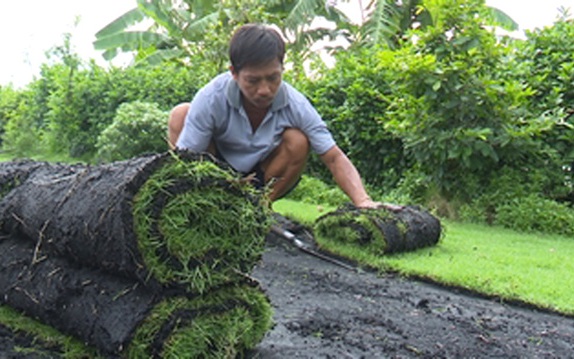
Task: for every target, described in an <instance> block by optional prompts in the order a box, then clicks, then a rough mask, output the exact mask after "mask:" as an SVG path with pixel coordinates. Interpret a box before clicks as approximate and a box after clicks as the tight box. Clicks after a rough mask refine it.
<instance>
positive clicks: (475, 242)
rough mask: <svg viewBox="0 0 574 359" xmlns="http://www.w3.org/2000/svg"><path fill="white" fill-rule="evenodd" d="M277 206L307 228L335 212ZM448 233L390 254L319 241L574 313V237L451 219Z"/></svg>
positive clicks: (391, 265) (408, 270) (373, 263)
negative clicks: (429, 242)
mask: <svg viewBox="0 0 574 359" xmlns="http://www.w3.org/2000/svg"><path fill="white" fill-rule="evenodd" d="M273 207H274V210H275V211H277V212H279V213H282V214H284V215H287V216H289V217H291V218H295V219H297V220H299V221H301V222H303V223H307V224H311V223H313V221H314V220H315V218H317V217H318V216H319V215H321V214H322V213H325V211H329V210H332V208H321V207H318V206H317V205H310V204H302V203H297V202H293V201H290V200H281V201H278V202H276V203H275V204H274V206H273ZM443 232H444V236H443V238H442V239H441V240H440V242H439V244H438V245H436V246H434V247H431V248H425V249H421V250H418V251H414V252H409V253H403V254H396V255H385V256H375V255H373V254H370V253H366V252H365V251H363V250H361V248H358V247H357V246H356V245H337V246H333V245H332V244H327V243H324V242H322V241H321V239H320V238H317V241H318V242H319V243H320V244H322V245H324V246H325V247H326V248H328V250H330V251H332V252H334V253H337V254H340V255H344V256H346V257H349V258H353V259H355V260H358V261H359V262H361V263H365V264H366V265H368V266H370V267H374V268H379V269H381V270H387V271H388V270H390V271H396V272H399V273H402V274H404V275H408V276H415V277H424V278H427V279H431V280H433V281H435V282H439V283H443V284H447V285H453V286H457V287H461V288H465V289H469V290H471V291H475V292H479V293H483V294H485V295H488V296H495V297H499V298H501V299H505V300H518V301H522V302H526V303H530V304H534V305H536V306H539V307H543V308H548V309H551V310H555V311H559V312H562V313H565V314H574V294H572V288H574V275H572V274H571V273H573V272H574V261H573V260H572V258H574V238H568V237H562V236H556V235H542V234H527V233H519V232H515V231H511V230H508V229H504V228H499V227H489V226H481V225H474V224H464V223H456V222H449V221H443Z"/></svg>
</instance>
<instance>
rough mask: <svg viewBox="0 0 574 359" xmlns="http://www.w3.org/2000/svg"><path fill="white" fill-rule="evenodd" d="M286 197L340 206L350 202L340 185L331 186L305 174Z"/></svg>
mask: <svg viewBox="0 0 574 359" xmlns="http://www.w3.org/2000/svg"><path fill="white" fill-rule="evenodd" d="M286 198H289V199H292V200H295V201H301V202H305V203H312V204H323V205H331V206H338V205H341V204H343V203H345V202H349V198H348V197H347V196H346V195H345V193H343V191H342V190H341V189H340V188H339V187H335V186H330V185H328V184H326V183H325V182H323V181H321V180H320V179H317V178H314V177H311V176H307V175H303V176H302V177H301V181H299V184H298V185H297V187H295V189H293V191H291V192H290V193H289V194H288V195H287V196H286Z"/></svg>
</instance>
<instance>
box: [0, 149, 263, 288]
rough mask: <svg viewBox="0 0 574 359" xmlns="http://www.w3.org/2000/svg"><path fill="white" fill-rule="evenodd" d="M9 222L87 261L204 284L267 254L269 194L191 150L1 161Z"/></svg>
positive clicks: (9, 228) (154, 280)
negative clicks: (90, 159)
mask: <svg viewBox="0 0 574 359" xmlns="http://www.w3.org/2000/svg"><path fill="white" fill-rule="evenodd" d="M0 184H3V194H4V195H3V198H2V200H1V201H0V228H1V229H2V231H4V232H5V233H7V234H10V235H19V236H20V237H21V238H28V239H30V240H32V241H33V242H34V243H35V244H36V246H37V248H39V249H43V250H45V251H48V252H53V253H57V254H58V255H62V256H65V257H67V258H69V259H71V260H74V261H76V262H77V263H79V264H81V265H83V266H90V267H93V268H99V269H103V270H106V271H108V272H110V273H113V274H114V275H122V276H126V277H129V278H135V279H137V280H139V281H140V282H142V283H145V284H146V285H148V286H150V285H154V284H159V286H162V287H185V289H186V290H192V291H195V292H204V291H207V290H210V289H212V288H215V287H218V286H222V285H225V284H226V283H232V282H233V281H234V280H235V279H236V278H237V277H238V273H245V272H248V271H250V270H251V269H252V268H253V266H254V265H255V264H256V263H257V261H258V260H259V259H260V258H261V255H262V252H263V247H264V240H265V234H266V232H267V230H268V218H269V213H268V212H269V211H268V210H267V209H266V206H263V205H261V203H260V201H261V198H262V193H261V192H260V191H258V190H256V189H255V188H254V187H253V186H251V185H250V184H248V183H246V182H245V181H242V179H241V177H240V176H239V174H237V173H236V172H235V171H233V170H231V169H230V168H229V167H227V166H225V165H223V164H221V163H219V162H218V161H217V160H215V159H213V158H212V157H211V156H209V155H206V154H197V153H190V152H177V153H172V152H168V153H163V154H155V155H149V156H142V157H136V158H134V159H130V160H127V161H121V162H114V163H111V164H106V165H99V166H88V165H80V164H77V165H64V164H54V163H47V162H33V161H16V162H6V163H1V164H0Z"/></svg>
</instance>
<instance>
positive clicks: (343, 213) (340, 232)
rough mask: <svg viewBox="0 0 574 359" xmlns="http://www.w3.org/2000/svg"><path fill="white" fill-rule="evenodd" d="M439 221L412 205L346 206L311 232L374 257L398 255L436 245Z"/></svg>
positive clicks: (325, 217)
mask: <svg viewBox="0 0 574 359" xmlns="http://www.w3.org/2000/svg"><path fill="white" fill-rule="evenodd" d="M441 230H442V228H441V224H440V221H439V220H438V219H437V218H436V217H434V216H433V215H431V214H430V213H429V212H427V211H424V210H422V209H420V208H419V207H415V206H407V207H404V208H403V209H402V210H400V211H390V210H388V209H385V208H380V209H360V208H356V207H354V206H353V205H350V204H347V205H344V206H342V207H340V208H338V209H337V210H335V211H332V212H330V213H327V214H325V215H323V216H321V217H319V218H317V220H316V221H315V224H314V233H315V235H316V236H318V237H321V238H322V239H324V240H326V241H333V242H339V243H354V244H356V245H359V246H363V247H365V248H368V250H369V251H370V252H372V253H374V254H387V253H398V252H406V251H411V250H415V249H418V248H423V247H428V246H433V245H436V244H437V243H438V241H439V239H440V237H441Z"/></svg>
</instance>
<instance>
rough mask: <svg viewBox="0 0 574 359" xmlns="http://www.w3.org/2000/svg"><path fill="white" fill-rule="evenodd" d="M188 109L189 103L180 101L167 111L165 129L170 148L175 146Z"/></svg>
mask: <svg viewBox="0 0 574 359" xmlns="http://www.w3.org/2000/svg"><path fill="white" fill-rule="evenodd" d="M188 110H189V103H181V104H179V105H177V106H175V107H174V108H173V109H172V110H171V112H170V113H169V119H168V123H167V129H168V140H169V147H170V148H172V149H174V148H175V144H176V143H177V139H178V137H179V134H180V133H181V130H183V125H184V123H185V117H186V116H187V111H188Z"/></svg>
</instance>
